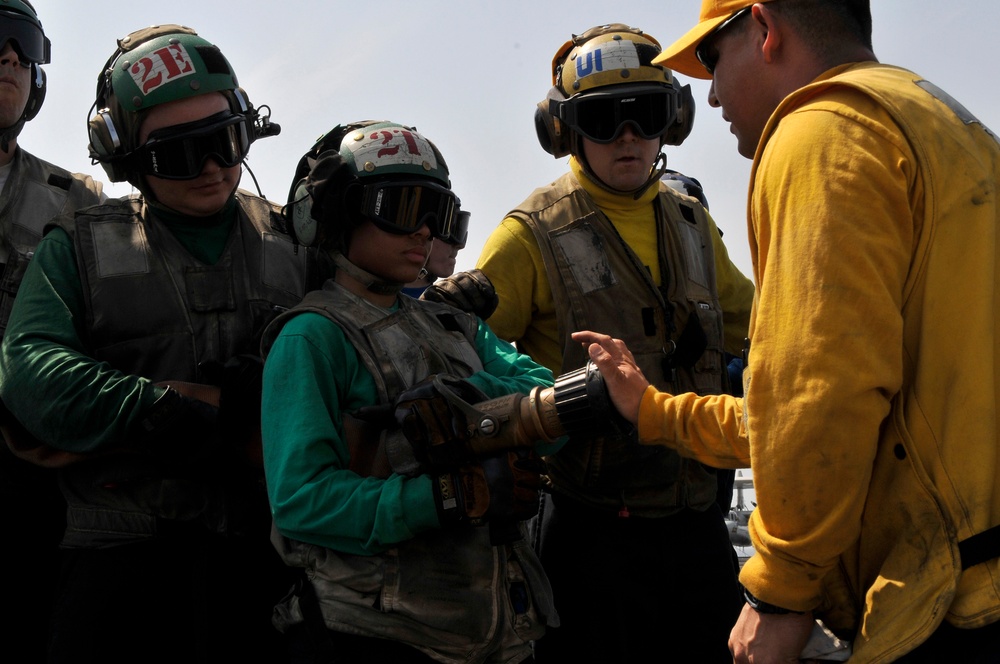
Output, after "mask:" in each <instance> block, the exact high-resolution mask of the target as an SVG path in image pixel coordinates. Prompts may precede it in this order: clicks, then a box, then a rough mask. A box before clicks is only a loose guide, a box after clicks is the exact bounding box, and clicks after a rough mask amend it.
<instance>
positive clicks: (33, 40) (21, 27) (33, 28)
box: [0, 9, 52, 66]
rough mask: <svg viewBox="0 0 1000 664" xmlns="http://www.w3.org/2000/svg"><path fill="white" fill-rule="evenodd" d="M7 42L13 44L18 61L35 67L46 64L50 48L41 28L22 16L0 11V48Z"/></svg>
mask: <svg viewBox="0 0 1000 664" xmlns="http://www.w3.org/2000/svg"><path fill="white" fill-rule="evenodd" d="M8 41H12V42H14V44H15V47H14V50H16V51H17V55H18V57H19V58H20V59H22V60H24V61H26V62H33V63H35V64H36V65H44V64H48V62H49V55H50V51H51V48H52V47H51V44H50V43H49V38H48V37H46V36H45V35H44V34H42V30H41V28H39V27H38V26H37V25H36V24H35V22H34V21H32V20H31V19H30V18H28V17H27V16H25V15H24V14H21V13H19V12H13V11H8V10H2V9H0V47H3V45H4V44H6V43H7V42H8ZM25 66H27V65H25Z"/></svg>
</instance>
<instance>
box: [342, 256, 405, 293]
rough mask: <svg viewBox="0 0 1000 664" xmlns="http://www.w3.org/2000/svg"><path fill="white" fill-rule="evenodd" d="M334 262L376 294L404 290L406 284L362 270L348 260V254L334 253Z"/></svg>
mask: <svg viewBox="0 0 1000 664" xmlns="http://www.w3.org/2000/svg"><path fill="white" fill-rule="evenodd" d="M333 264H334V265H336V266H337V269H338V270H343V271H344V272H346V273H347V274H349V275H350V276H351V277H352V278H354V279H356V280H357V281H359V282H360V283H361V284H363V285H364V287H365V288H367V289H368V290H370V291H371V292H372V293H375V294H376V295H396V294H398V293H399V292H400V291H401V290H403V286H405V285H406V284H401V283H397V282H395V281H386V280H385V279H382V278H381V277H378V276H376V275H374V274H372V273H371V272H368V271H367V270H362V269H361V268H360V267H358V266H357V265H355V264H354V263H352V262H351V261H349V260H347V256H345V255H344V254H342V253H340V252H339V251H338V252H336V253H334V254H333Z"/></svg>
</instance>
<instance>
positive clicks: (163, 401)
mask: <svg viewBox="0 0 1000 664" xmlns="http://www.w3.org/2000/svg"><path fill="white" fill-rule="evenodd" d="M218 416H219V411H218V409H217V408H215V407H214V406H212V405H210V404H207V403H205V402H204V401H200V400H198V399H192V398H191V397H186V396H184V395H183V394H181V393H180V392H178V391H177V390H175V389H174V388H172V387H168V388H167V389H166V391H165V392H164V393H163V394H162V395H161V396H160V398H158V399H157V400H156V401H155V402H154V403H153V405H152V406H151V407H150V408H149V410H148V411H147V412H146V413H144V414H143V416H142V419H141V420H140V421H139V426H140V433H139V440H138V446H139V448H140V449H141V450H143V451H145V452H147V453H148V454H150V455H151V456H152V457H154V458H156V459H158V460H160V461H164V462H167V463H172V464H177V465H181V466H187V465H201V464H203V463H204V462H206V461H208V460H210V459H212V458H214V457H215V456H216V455H217V454H219V451H220V448H221V447H222V444H221V439H220V437H219V426H218V421H219V417H218Z"/></svg>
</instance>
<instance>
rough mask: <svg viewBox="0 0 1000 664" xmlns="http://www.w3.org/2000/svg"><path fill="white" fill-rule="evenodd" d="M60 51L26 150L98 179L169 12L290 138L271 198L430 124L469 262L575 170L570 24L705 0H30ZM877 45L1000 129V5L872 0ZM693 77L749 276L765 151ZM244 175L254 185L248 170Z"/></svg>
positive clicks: (263, 167) (966, 0) (710, 167)
mask: <svg viewBox="0 0 1000 664" xmlns="http://www.w3.org/2000/svg"><path fill="white" fill-rule="evenodd" d="M33 4H34V6H35V8H36V10H37V11H38V15H39V18H40V19H41V21H42V25H43V27H44V29H45V33H46V35H47V36H48V37H49V39H50V40H51V41H52V62H51V63H50V64H48V65H45V67H44V68H45V71H46V75H47V79H48V89H47V93H46V98H45V101H44V104H43V106H42V108H41V111H40V113H39V115H38V117H37V118H35V119H34V120H33V121H31V122H29V123H28V124H27V125H26V126H25V129H24V131H23V132H22V134H21V138H20V141H19V143H20V145H21V146H22V147H24V148H25V149H27V150H28V151H29V152H32V153H34V154H35V155H37V156H39V157H41V158H43V159H46V160H48V161H51V162H53V163H56V164H58V165H60V166H63V167H64V168H68V169H70V170H72V171H76V172H82V173H88V174H90V175H92V176H94V177H95V178H96V179H98V180H101V181H103V182H104V183H105V185H106V191H108V193H109V194H110V195H112V196H121V195H125V194H128V193H130V192H131V187H130V186H129V185H128V184H127V183H119V184H114V185H111V184H110V183H109V182H108V180H107V176H106V174H105V173H104V170H103V169H102V168H101V166H100V165H95V164H91V163H90V158H89V156H88V153H87V130H86V124H87V120H88V119H89V117H90V116H91V115H92V106H93V102H94V96H95V92H96V83H97V77H98V74H99V72H100V71H101V69H102V67H103V66H104V63H105V62H106V61H107V59H108V57H109V56H110V55H111V54H112V53H113V52H114V50H115V47H116V40H117V39H118V38H120V37H123V36H125V35H126V34H128V33H129V32H132V31H133V30H137V29H139V28H142V27H146V26H149V25H154V24H158V23H180V24H183V25H187V26H189V27H191V28H194V29H195V30H196V31H198V33H199V34H200V35H201V36H202V37H204V38H206V39H207V40H209V41H210V42H213V43H214V44H216V45H218V46H219V47H220V48H221V49H222V52H223V53H224V54H225V55H226V57H227V58H228V60H229V61H230V63H231V64H232V66H233V68H234V69H235V71H236V73H237V75H238V77H239V81H240V84H241V86H242V87H243V88H244V89H245V90H246V91H247V93H248V95H249V97H250V100H251V102H252V103H253V104H254V105H256V106H261V105H267V106H268V107H270V109H271V119H272V121H274V122H276V123H278V124H279V125H281V129H282V131H281V134H280V135H278V136H276V137H271V138H266V139H263V140H260V141H258V142H257V143H255V144H254V145H253V147H252V148H251V150H250V155H249V159H248V165H249V167H250V169H251V170H252V172H253V173H254V175H255V176H256V178H257V181H258V182H259V184H260V188H261V190H262V192H263V194H264V196H266V197H267V198H270V199H271V200H275V201H278V202H280V203H284V202H285V201H286V200H287V196H288V189H289V186H290V184H291V179H292V176H293V173H294V171H295V165H296V163H297V162H298V160H299V158H300V157H301V156H302V154H304V153H305V152H306V151H307V150H308V149H309V148H310V147H311V146H312V144H313V143H314V142H315V140H316V139H317V138H318V137H319V136H320V135H322V134H323V133H325V132H327V131H329V130H330V129H332V128H333V127H334V126H336V125H338V124H341V123H346V122H352V121H356V120H364V119H380V120H391V121H394V122H399V123H402V124H406V125H411V126H415V127H416V128H417V129H418V130H419V131H420V132H421V133H422V134H423V135H424V136H426V137H427V138H429V139H430V140H431V141H432V142H434V143H435V144H436V145H437V147H438V148H439V149H440V151H441V152H442V153H443V155H444V157H445V159H446V161H447V162H448V166H449V168H450V171H451V179H452V186H453V189H454V190H455V192H456V193H457V194H458V196H459V197H460V198H461V199H462V207H463V208H464V209H467V210H469V211H470V212H471V213H472V218H471V228H470V236H469V242H468V246H467V247H466V249H465V250H464V251H463V252H462V253H461V254H460V255H459V259H458V268H459V269H470V268H472V267H474V266H475V262H476V259H477V258H478V256H479V253H480V250H481V249H482V246H483V243H484V242H485V241H486V238H487V236H488V235H489V233H490V232H491V231H492V229H493V228H494V227H495V226H496V225H497V223H499V221H500V220H501V219H502V218H503V217H504V215H505V214H506V212H507V211H509V210H510V209H512V208H513V207H515V206H516V205H517V204H518V203H520V202H521V201H522V200H524V199H525V198H526V197H527V196H528V195H529V194H530V193H531V191H532V190H533V189H534V188H536V187H539V186H542V185H545V184H547V183H549V182H551V181H552V180H554V179H556V178H557V177H558V176H560V175H561V174H562V173H564V172H565V171H566V170H567V164H566V161H567V160H566V159H565V158H564V159H558V160H557V159H554V158H553V157H551V156H550V155H549V154H547V153H546V152H544V151H543V150H542V148H541V147H540V146H539V144H538V140H537V138H536V135H535V129H534V121H533V117H534V111H535V106H536V104H537V103H538V102H539V101H540V100H542V99H543V98H544V97H545V94H546V92H547V91H548V89H549V87H551V84H552V81H551V62H552V56H553V54H554V53H555V52H556V50H557V49H558V48H559V47H560V46H561V45H562V44H563V43H564V42H565V41H567V40H568V39H570V37H571V35H573V34H580V33H582V32H584V31H585V30H587V29H588V28H590V27H592V26H595V25H601V24H604V23H611V22H616V23H626V24H629V25H632V26H634V27H637V28H641V29H642V30H644V31H645V32H646V33H647V34H649V35H651V36H653V37H654V38H655V39H657V40H658V41H659V42H660V43H661V44H663V45H664V46H667V45H669V44H670V43H672V42H673V41H674V40H675V39H676V38H678V37H680V36H681V35H682V34H684V33H685V32H686V31H687V30H688V29H689V28H691V27H692V26H694V24H695V23H696V21H697V17H698V11H699V8H700V5H701V3H700V1H699V0H658V1H656V2H653V1H652V0H629V1H628V2H614V3H613V2H606V1H605V2H598V1H595V0H575V1H574V2H554V1H553V0H546V1H545V2H540V1H538V0H535V1H532V2H529V1H526V0H505V1H504V2H482V1H480V0H464V1H461V2H459V1H458V0H409V1H402V0H399V1H394V0H367V1H366V2H350V3H347V2H342V1H340V0H282V1H280V2H264V1H262V0H247V1H243V2H235V1H233V0H170V1H169V2H153V1H150V0H139V1H138V2H131V3H130V2H123V1H122V0H87V1H86V2H76V1H73V0H58V2H56V1H55V0H33ZM872 4H873V7H872V14H873V21H874V43H875V52H876V54H877V56H878V57H879V59H880V60H881V61H883V62H887V63H891V64H896V65H900V66H903V67H906V68H908V69H911V70H913V71H916V72H918V73H919V74H920V75H921V76H923V77H924V78H926V79H928V80H930V81H932V82H934V83H936V84H937V85H938V86H939V87H941V88H943V89H944V90H946V91H948V92H949V93H950V94H951V95H952V96H953V97H955V98H956V99H958V100H959V101H960V102H961V103H962V104H964V105H965V106H966V107H967V108H968V109H969V110H970V111H971V112H972V113H973V114H975V115H977V116H978V117H979V119H980V120H982V121H983V123H984V124H986V125H987V126H988V127H990V128H991V129H993V130H1000V93H998V85H1000V44H998V39H997V34H1000V33H998V25H1000V2H997V1H996V0H949V1H948V2H942V1H941V0H873V2H872ZM678 78H679V79H680V80H681V82H682V83H690V84H691V87H692V92H693V93H694V97H695V100H696V104H697V110H696V113H695V123H694V129H693V131H692V132H691V135H690V136H689V137H688V139H687V140H686V141H685V142H684V144H683V145H681V146H678V147H668V148H667V162H668V166H669V167H670V168H673V169H675V170H678V171H681V172H683V173H686V174H688V175H691V176H694V177H696V178H698V179H699V180H700V181H701V183H702V184H703V185H704V187H705V191H706V194H707V196H708V202H709V206H710V210H711V212H712V215H713V217H714V218H715V220H716V222H717V224H718V225H719V227H720V229H722V231H723V232H724V239H725V242H726V245H727V247H728V249H729V252H730V255H731V256H732V258H733V261H734V262H735V263H736V265H737V266H739V267H740V268H741V269H742V270H743V271H744V273H746V274H748V275H749V274H750V273H751V265H750V258H749V250H748V248H747V233H746V191H747V182H748V178H749V170H750V162H749V161H748V160H746V159H744V158H743V157H741V156H739V154H738V153H737V152H736V140H735V138H734V137H733V136H732V134H730V132H729V128H728V125H727V124H726V123H725V122H724V121H723V120H722V117H721V112H720V111H719V110H718V109H714V108H711V107H710V106H709V105H708V102H707V101H706V98H707V94H708V83H707V82H705V81H700V80H693V79H688V78H687V77H683V76H678ZM241 186H243V187H244V188H247V189H251V190H254V189H255V187H254V183H253V180H252V178H251V177H250V175H249V174H248V173H244V175H243V181H242V184H241Z"/></svg>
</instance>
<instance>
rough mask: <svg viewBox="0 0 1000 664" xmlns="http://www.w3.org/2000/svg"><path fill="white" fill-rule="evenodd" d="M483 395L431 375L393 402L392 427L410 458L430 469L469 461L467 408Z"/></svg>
mask: <svg viewBox="0 0 1000 664" xmlns="http://www.w3.org/2000/svg"><path fill="white" fill-rule="evenodd" d="M485 399H486V395H485V394H483V392H482V391H481V390H479V388H477V387H476V386H475V385H473V384H472V383H469V382H468V381H465V380H461V379H459V378H455V377H454V376H449V375H447V374H434V375H432V376H428V377H427V378H425V379H424V380H422V381H421V382H419V383H417V384H416V385H414V386H413V387H411V388H409V389H408V390H405V391H403V392H402V393H400V395H399V396H398V397H397V398H396V402H395V404H394V407H393V411H394V416H395V419H396V424H398V425H399V427H400V429H402V431H403V435H405V436H406V439H407V440H408V441H409V443H410V445H411V446H412V447H413V456H414V457H415V458H416V459H417V461H420V462H421V463H424V464H427V465H429V466H430V467H431V468H445V467H452V466H457V465H459V464H462V463H466V462H468V461H470V460H471V459H472V456H473V455H472V453H471V451H470V450H469V444H468V440H469V433H468V429H469V417H470V415H472V416H474V413H475V411H474V410H473V409H471V408H469V407H468V406H469V404H473V403H478V402H480V401H484V400H485Z"/></svg>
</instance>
